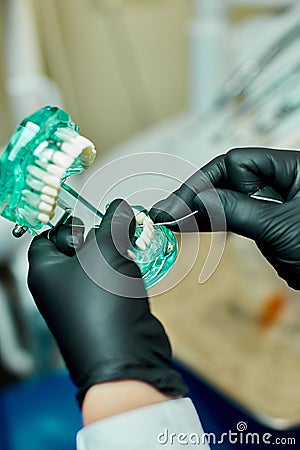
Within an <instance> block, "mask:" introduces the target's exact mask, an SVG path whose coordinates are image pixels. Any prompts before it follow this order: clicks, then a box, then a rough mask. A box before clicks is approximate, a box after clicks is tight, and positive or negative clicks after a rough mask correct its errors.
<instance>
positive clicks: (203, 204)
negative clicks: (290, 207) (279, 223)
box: [194, 189, 283, 240]
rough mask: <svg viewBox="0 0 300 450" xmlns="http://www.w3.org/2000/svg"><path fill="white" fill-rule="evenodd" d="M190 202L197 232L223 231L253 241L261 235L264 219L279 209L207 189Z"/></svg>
mask: <svg viewBox="0 0 300 450" xmlns="http://www.w3.org/2000/svg"><path fill="white" fill-rule="evenodd" d="M194 202H195V207H196V208H197V209H198V211H199V212H198V215H197V221H198V224H199V229H200V231H226V229H227V231H232V232H234V233H237V234H241V235H243V236H245V237H248V238H250V239H254V240H255V239H257V238H258V237H259V236H260V235H261V234H262V233H263V232H264V230H263V227H264V224H265V220H264V219H265V217H267V216H270V217H271V216H272V214H274V217H275V216H276V210H278V208H281V207H282V206H283V205H280V204H275V203H270V202H266V201H262V200H257V199H253V198H251V197H249V196H248V195H246V194H242V193H240V192H235V191H230V190H226V189H216V190H207V191H205V192H203V193H201V195H199V196H197V197H196V198H195V200H194ZM260 219H261V220H260Z"/></svg>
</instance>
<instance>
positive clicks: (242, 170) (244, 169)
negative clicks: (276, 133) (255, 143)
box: [225, 147, 300, 200]
mask: <svg viewBox="0 0 300 450" xmlns="http://www.w3.org/2000/svg"><path fill="white" fill-rule="evenodd" d="M225 168H226V177H227V181H228V187H230V185H231V186H232V189H233V190H237V191H239V192H244V193H247V194H253V193H255V192H256V191H257V190H259V189H261V188H263V187H266V186H271V187H272V188H274V189H275V191H277V192H278V193H279V194H280V195H282V196H283V197H284V199H287V200H290V199H291V198H293V196H294V195H295V193H296V192H298V191H299V189H300V152H296V151H292V150H277V149H270V148H262V147H254V148H252V147H251V148H248V147H245V148H236V149H232V150H230V151H229V152H228V153H227V154H226V156H225Z"/></svg>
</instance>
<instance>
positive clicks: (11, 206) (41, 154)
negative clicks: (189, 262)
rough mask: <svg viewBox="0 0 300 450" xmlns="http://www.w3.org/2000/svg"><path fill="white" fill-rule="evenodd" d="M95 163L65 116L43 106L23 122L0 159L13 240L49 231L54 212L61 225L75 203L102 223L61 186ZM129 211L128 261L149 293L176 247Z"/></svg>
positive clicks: (2, 208) (0, 210)
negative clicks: (131, 236) (133, 220)
mask: <svg viewBox="0 0 300 450" xmlns="http://www.w3.org/2000/svg"><path fill="white" fill-rule="evenodd" d="M95 157H96V149H95V146H94V144H93V143H92V142H91V141H90V140H89V139H87V138H85V137H83V136H81V135H80V130H79V127H78V126H77V125H76V124H75V123H74V122H73V121H72V119H71V117H70V116H69V114H68V113H66V112H65V111H62V110H61V109H59V108H57V107H55V106H46V107H45V108H42V109H41V110H39V111H37V112H35V113H34V114H32V115H31V116H29V117H27V118H25V119H24V120H23V121H22V122H21V124H20V125H19V126H18V128H17V129H16V131H15V132H14V134H13V135H12V137H11V139H10V141H9V143H8V145H7V147H6V149H5V150H4V152H3V154H2V156H1V158H0V214H1V215H2V216H3V217H5V218H6V219H8V220H10V221H12V222H14V223H15V224H16V225H15V227H14V230H13V235H14V236H15V237H20V236H22V235H23V234H24V233H25V232H26V231H28V232H29V233H31V234H32V235H36V234H38V232H39V231H40V230H41V229H42V228H43V227H44V226H45V225H48V226H50V227H51V226H53V224H52V223H51V220H52V218H53V217H54V215H55V212H56V208H57V206H58V207H59V208H61V209H62V210H63V213H62V216H61V217H60V219H59V220H58V222H59V223H63V222H64V221H65V220H66V219H67V218H68V217H69V216H70V215H71V214H72V212H73V210H74V208H75V204H76V203H77V202H80V203H81V204H82V206H83V208H85V209H87V210H89V211H90V212H92V213H93V214H94V215H95V216H96V217H99V219H102V218H103V214H102V213H101V212H99V211H98V210H97V209H96V208H94V206H93V205H91V204H90V203H89V202H88V201H87V200H85V199H84V198H82V197H81V196H80V195H79V194H78V193H77V192H76V191H74V190H73V189H72V188H71V187H70V186H68V185H67V184H66V183H65V180H66V178H67V177H68V176H70V175H74V174H79V173H81V172H83V171H84V170H85V169H87V168H88V167H89V166H91V165H92V164H93V162H94V160H95ZM133 209H134V212H135V216H136V222H137V227H136V233H135V236H134V239H133V250H132V253H131V257H132V258H133V259H134V260H135V262H136V263H137V264H138V265H139V267H140V270H141V273H142V276H143V279H144V283H145V286H146V288H147V289H150V288H151V287H153V286H154V285H155V284H157V282H158V281H160V280H161V279H162V278H163V277H164V276H165V275H166V274H167V273H168V272H169V270H170V269H171V267H172V265H173V263H174V262H175V259H176V256H177V251H178V249H177V241H176V238H175V236H174V235H173V233H172V232H171V231H170V230H169V229H168V228H166V227H164V226H159V225H157V226H156V225H155V224H153V222H152V221H151V219H150V218H149V216H148V212H147V211H146V210H145V209H143V208H142V207H133Z"/></svg>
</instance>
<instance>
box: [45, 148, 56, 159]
mask: <svg viewBox="0 0 300 450" xmlns="http://www.w3.org/2000/svg"><path fill="white" fill-rule="evenodd" d="M58 151H59V150H52V148H46V149H45V150H44V151H43V153H42V154H41V158H42V159H43V160H45V161H52V159H53V155H54V153H57V152H58Z"/></svg>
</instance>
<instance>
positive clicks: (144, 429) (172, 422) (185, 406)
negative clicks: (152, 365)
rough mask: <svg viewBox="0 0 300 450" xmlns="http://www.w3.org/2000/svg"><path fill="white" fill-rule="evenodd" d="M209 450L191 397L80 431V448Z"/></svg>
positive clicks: (99, 423) (104, 449) (98, 449)
mask: <svg viewBox="0 0 300 450" xmlns="http://www.w3.org/2000/svg"><path fill="white" fill-rule="evenodd" d="M195 445H196V446H197V448H198V449H202V450H209V446H208V445H207V443H205V436H204V433H203V429H202V426H201V423H200V421H199V418H198V415H197V412H196V410H195V407H194V405H193V403H192V401H191V400H190V399H189V398H181V399H177V400H168V401H165V402H162V403H157V404H155V405H151V406H146V407H144V408H139V409H135V410H132V411H128V412H126V413H122V414H118V415H116V416H113V417H109V418H107V419H104V420H101V421H99V422H95V423H93V424H91V425H88V426H86V427H84V428H83V429H82V430H80V431H79V432H78V434H77V450H102V449H103V450H120V449H122V450H140V449H142V448H145V449H147V450H164V449H165V448H170V449H173V450H179V449H180V450H183V448H187V447H188V448H189V447H190V448H195Z"/></svg>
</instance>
